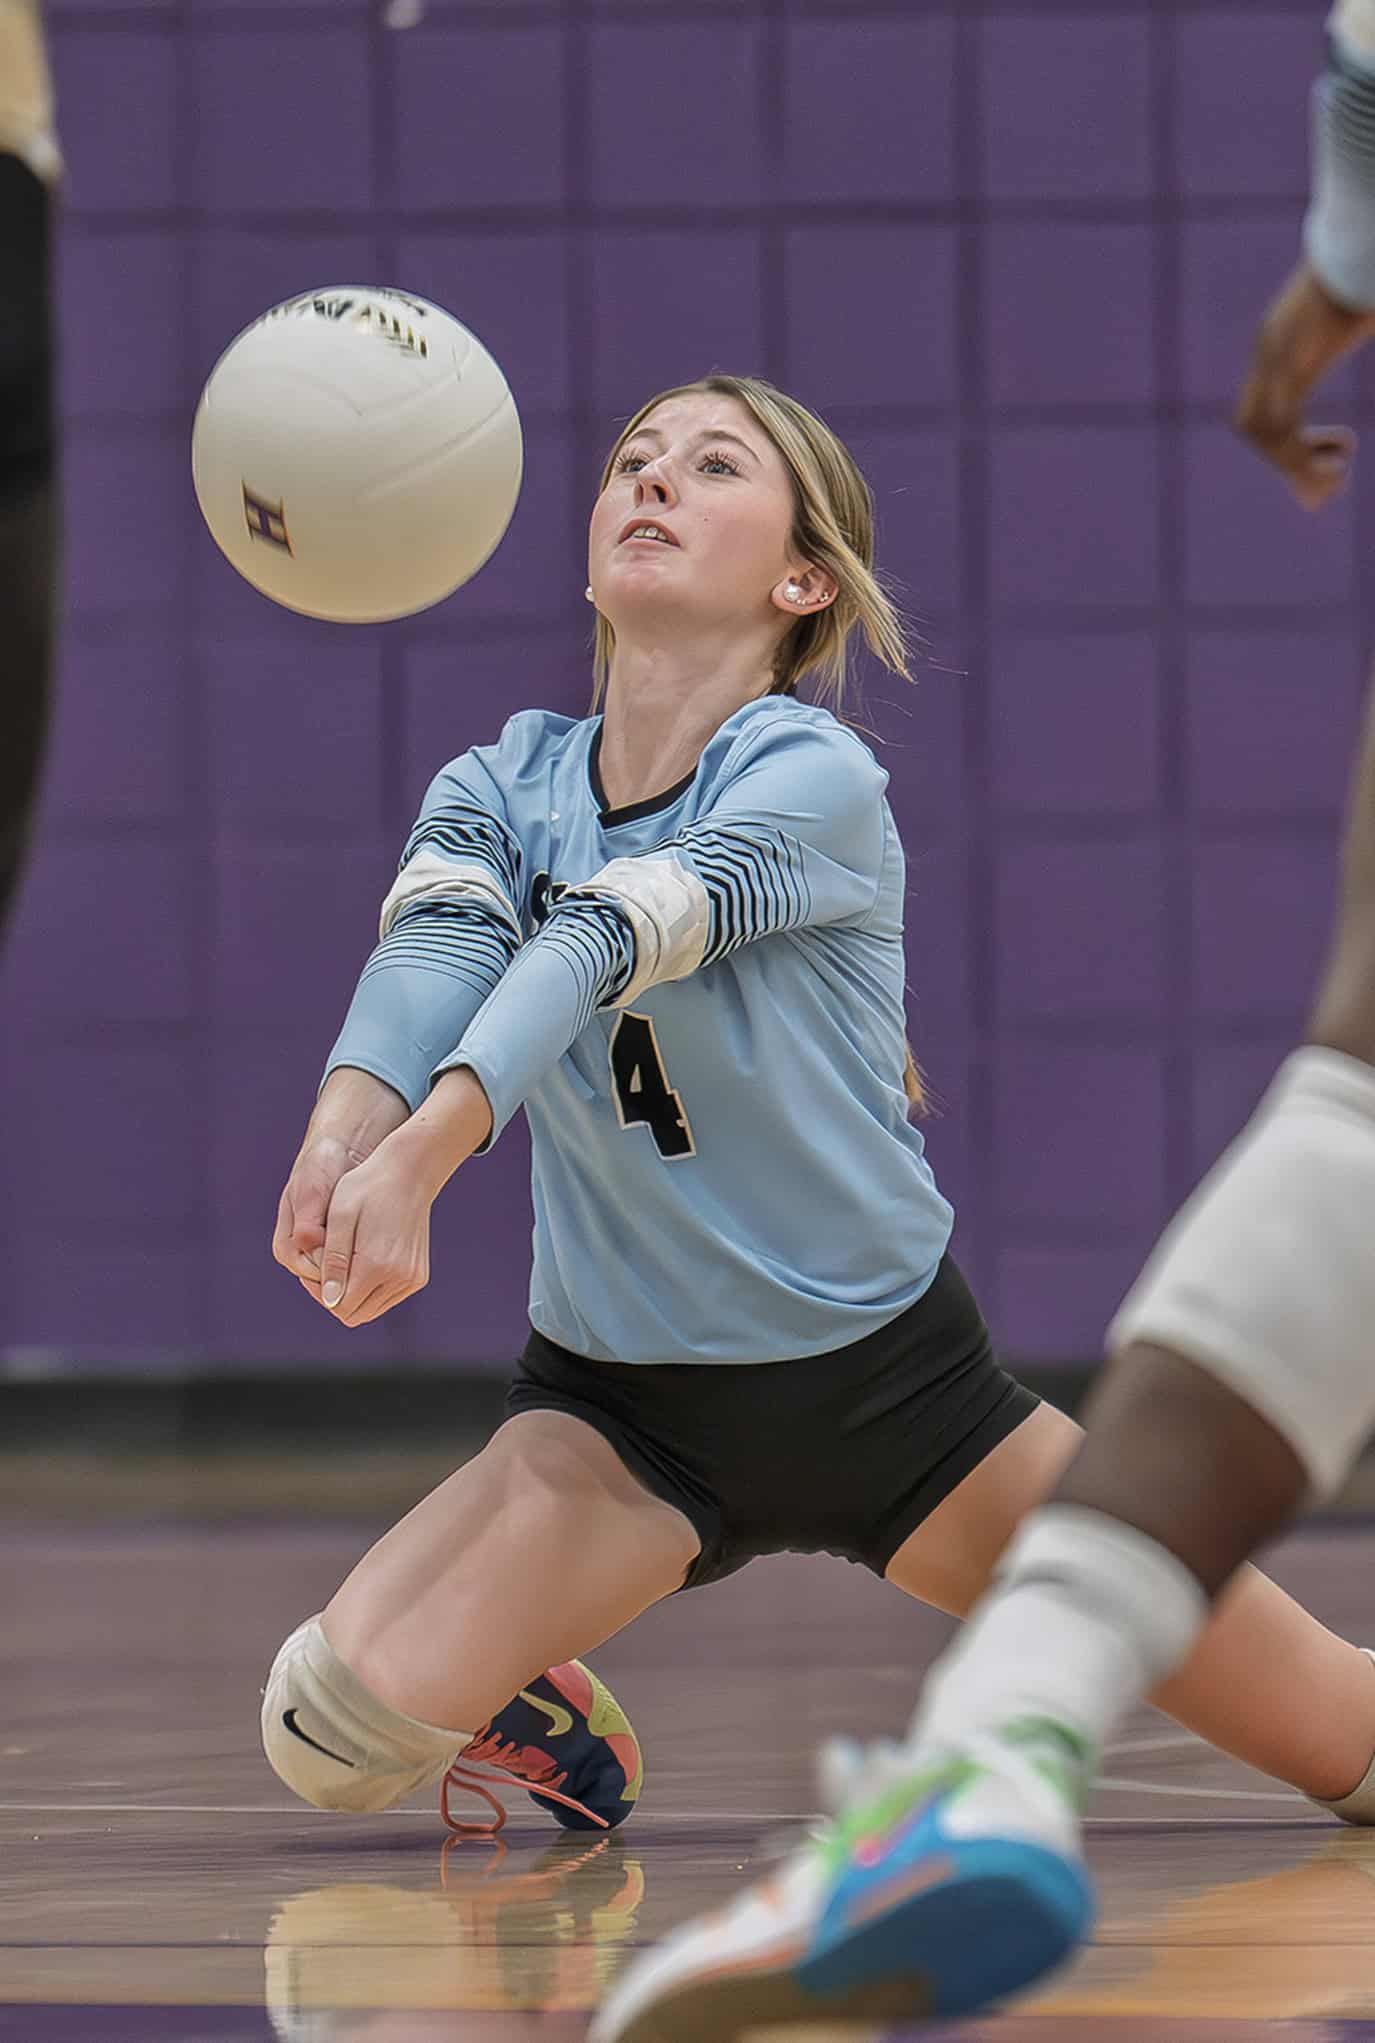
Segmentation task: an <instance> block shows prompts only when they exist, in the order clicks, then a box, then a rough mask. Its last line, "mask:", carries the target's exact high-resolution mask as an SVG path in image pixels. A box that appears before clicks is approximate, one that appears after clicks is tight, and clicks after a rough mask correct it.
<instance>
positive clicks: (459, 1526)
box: [321, 1412, 699, 1732]
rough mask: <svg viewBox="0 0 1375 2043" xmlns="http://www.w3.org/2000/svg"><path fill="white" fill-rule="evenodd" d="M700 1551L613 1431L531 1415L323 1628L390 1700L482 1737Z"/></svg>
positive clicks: (378, 1553) (383, 1555)
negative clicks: (503, 1712) (527, 1691)
mask: <svg viewBox="0 0 1375 2043" xmlns="http://www.w3.org/2000/svg"><path fill="white" fill-rule="evenodd" d="M698 1551H699V1542H698V1539H697V1535H696V1533H695V1532H694V1531H693V1529H692V1527H691V1525H690V1524H689V1523H688V1521H687V1519H686V1518H684V1517H683V1515H682V1514H681V1512H679V1511H675V1510H674V1509H673V1507H672V1506H671V1505H669V1504H665V1503H662V1502H661V1501H660V1500H659V1499H658V1498H657V1497H653V1496H651V1495H650V1493H649V1491H648V1490H646V1489H645V1488H643V1486H642V1485H641V1484H640V1483H639V1482H638V1481H637V1480H636V1479H635V1477H634V1476H632V1475H631V1474H630V1473H629V1471H628V1470H627V1469H626V1468H625V1467H624V1465H623V1464H622V1462H621V1461H620V1459H619V1458H618V1456H617V1455H616V1453H615V1451H614V1450H613V1448H612V1447H611V1446H610V1445H609V1444H608V1443H607V1442H606V1441H605V1440H603V1438H602V1437H601V1435H600V1434H599V1433H597V1432H594V1431H593V1429H592V1428H591V1427H590V1426H586V1425H584V1424H583V1422H582V1421H581V1420H580V1419H574V1418H571V1417H569V1416H568V1415H567V1414H565V1413H562V1412H525V1413H521V1414H520V1415H518V1416H517V1417H516V1418H513V1419H508V1420H507V1422H506V1424H505V1425H504V1426H502V1427H501V1428H500V1430H499V1431H498V1432H497V1433H495V1434H494V1435H493V1437H492V1439H491V1440H490V1441H489V1443H488V1444H487V1446H486V1447H485V1448H484V1449H483V1451H482V1453H481V1454H479V1455H478V1456H477V1457H476V1458H475V1459H474V1460H473V1461H470V1462H468V1463H467V1464H466V1466H464V1467H463V1468H461V1469H458V1470H457V1471H456V1472H455V1473H454V1474H453V1475H451V1476H450V1477H449V1478H448V1480H447V1481H446V1482H443V1483H441V1484H440V1485H439V1488H438V1489H437V1490H434V1491H432V1492H431V1494H430V1495H429V1496H428V1497H426V1498H425V1499H424V1500H423V1502H421V1503H419V1504H417V1505H416V1507H415V1509H414V1510H413V1511H411V1512H409V1513H408V1515H407V1516H406V1517H405V1518H403V1519H402V1520H401V1522H400V1524H398V1525H395V1526H393V1528H392V1530H391V1531H390V1532H388V1533H387V1534H386V1535H385V1536H384V1537H383V1538H382V1539H380V1540H379V1541H378V1542H377V1544H376V1546H374V1547H373V1548H372V1549H371V1550H370V1551H369V1552H368V1553H367V1554H365V1555H364V1557H363V1559H362V1560H361V1561H360V1562H359V1563H358V1565H357V1567H356V1568H355V1569H354V1570H353V1572H352V1574H351V1575H350V1576H349V1577H348V1579H347V1580H346V1581H345V1582H344V1584H343V1586H342V1587H341V1588H340V1589H339V1591H338V1592H337V1594H336V1595H335V1596H334V1597H333V1598H332V1599H331V1601H330V1603H329V1604H328V1606H327V1607H326V1609H325V1611H324V1613H323V1615H322V1619H321V1623H322V1626H323V1629H324V1632H325V1636H326V1638H327V1639H328V1640H329V1642H330V1644H331V1645H332V1646H333V1648H334V1650H335V1652H336V1653H337V1654H338V1655H339V1657H340V1659H342V1660H343V1661H344V1663H345V1664H346V1666H348V1667H349V1668H351V1669H352V1671H353V1672H354V1673H355V1674H356V1675H357V1676H358V1678H359V1680H360V1681H362V1682H363V1683H365V1684H366V1686H367V1687H368V1688H370V1689H371V1690H372V1692H373V1694H374V1695H376V1696H377V1697H378V1698H379V1699H380V1700H381V1701H382V1702H384V1703H388V1704H390V1706H391V1707H392V1708H393V1709H396V1710H400V1711H402V1712H403V1713H404V1714H405V1715H406V1716H409V1717H416V1718H419V1719H420V1721H421V1722H422V1723H427V1724H445V1725H449V1724H452V1725H455V1726H462V1727H464V1728H465V1729H466V1730H468V1731H469V1732H471V1731H472V1730H474V1729H476V1728H478V1727H480V1726H481V1725H483V1724H485V1723H486V1722H487V1720H488V1719H489V1718H490V1717H492V1716H494V1715H495V1714H496V1712H497V1711H498V1710H500V1709H502V1708H504V1707H505V1705H506V1704H507V1703H508V1702H509V1701H510V1700H511V1697H512V1696H513V1695H515V1694H516V1693H517V1692H518V1691H519V1690H520V1689H521V1688H523V1687H524V1686H525V1684H526V1683H527V1682H529V1681H531V1680H532V1679H533V1678H534V1676H535V1675H537V1674H540V1673H542V1672H543V1670H544V1669H545V1668H546V1667H552V1666H557V1665H558V1664H559V1663H560V1662H561V1661H564V1660H570V1659H573V1658H574V1657H576V1656H577V1655H579V1654H582V1653H586V1652H589V1651H590V1650H591V1649H592V1648H593V1647H594V1646H597V1645H600V1644H601V1642H602V1640H603V1639H607V1638H609V1637H610V1636H611V1634H612V1633H613V1632H616V1631H619V1630H620V1628H621V1626H622V1625H624V1624H627V1623H628V1622H629V1620H630V1619H631V1618H632V1617H636V1616H638V1615H639V1613H640V1612H641V1611H642V1610H644V1609H646V1608H647V1607H648V1606H649V1605H650V1604H651V1603H657V1602H658V1601H659V1599H660V1598H661V1597H663V1596H667V1595H669V1594H671V1592H672V1591H673V1590H674V1589H676V1588H678V1586H679V1585H680V1584H681V1582H682V1580H683V1576H684V1574H685V1573H686V1571H687V1569H688V1568H689V1566H690V1565H691V1563H692V1561H693V1560H694V1559H695V1557H696V1555H697V1553H698Z"/></svg>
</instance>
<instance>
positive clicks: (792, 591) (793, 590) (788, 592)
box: [783, 582, 802, 603]
mask: <svg viewBox="0 0 1375 2043" xmlns="http://www.w3.org/2000/svg"><path fill="white" fill-rule="evenodd" d="M783 594H784V595H785V596H786V597H787V599H788V601H789V602H790V603H796V602H797V600H798V598H799V597H800V596H801V594H802V591H801V589H799V588H798V586H797V583H796V582H789V584H788V586H787V588H786V589H785V590H784V591H783Z"/></svg>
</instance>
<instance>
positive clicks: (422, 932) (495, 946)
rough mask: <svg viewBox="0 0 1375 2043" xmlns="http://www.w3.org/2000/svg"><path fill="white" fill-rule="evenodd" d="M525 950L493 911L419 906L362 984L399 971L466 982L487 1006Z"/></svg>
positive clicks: (387, 940)
mask: <svg viewBox="0 0 1375 2043" xmlns="http://www.w3.org/2000/svg"><path fill="white" fill-rule="evenodd" d="M519 948H520V943H519V939H518V938H517V937H516V936H515V935H514V933H513V932H511V931H509V930H508V929H507V927H506V925H505V924H504V922H502V921H500V920H499V919H498V918H497V917H496V916H495V915H494V914H493V913H492V912H491V911H490V910H484V909H482V908H477V907H474V906H471V905H469V904H468V903H466V902H462V901H427V900H419V901H417V902H415V903H414V905H413V906H411V907H409V908H404V909H403V910H402V911H401V913H400V914H399V915H398V917H397V918H396V920H395V922H394V923H393V924H392V927H391V930H390V932H389V934H388V935H387V936H385V937H384V938H383V940H382V941H381V943H379V944H378V945H377V947H376V949H375V950H374V951H373V953H372V955H371V957H370V958H369V959H368V961H367V963H366V965H364V967H363V971H362V975H361V978H360V980H359V984H360V985H361V984H362V981H363V980H364V979H367V978H369V977H370V976H372V975H373V974H374V973H376V972H380V971H385V970H386V969H387V968H388V967H390V966H393V965H411V966H414V967H416V968H417V969H419V970H421V971H429V972H444V973H448V974H449V975H450V976H452V977H456V978H460V979H465V980H466V981H467V982H468V984H469V985H471V986H473V987H474V988H475V989H476V990H477V991H478V993H480V995H481V996H482V998H483V999H484V1000H485V999H486V997H487V995H488V994H489V993H490V992H491V990H492V988H493V987H494V986H495V985H496V983H497V981H498V980H499V979H500V977H501V975H502V973H503V972H504V971H505V970H506V967H507V966H508V965H509V964H510V962H511V959H512V958H513V957H514V956H515V955H516V952H517V951H518V950H519Z"/></svg>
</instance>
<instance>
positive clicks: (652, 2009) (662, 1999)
mask: <svg viewBox="0 0 1375 2043" xmlns="http://www.w3.org/2000/svg"><path fill="white" fill-rule="evenodd" d="M1086 1777H1087V1753H1086V1751H1085V1750H1084V1748H1083V1747H1082V1745H1081V1742H1080V1741H1079V1740H1077V1739H1075V1738H1074V1737H1073V1734H1072V1733H1070V1732H1068V1731H1065V1730H1063V1729H1062V1727H1061V1726H1059V1725H1052V1724H1047V1723H1045V1722H1042V1721H1040V1720H1038V1721H1036V1722H1035V1723H1032V1722H1026V1723H1022V1724H1015V1725H1009V1726H1007V1727H1006V1728H1005V1729H1004V1730H1003V1731H1001V1732H1000V1733H998V1734H997V1736H996V1737H991V1738H980V1739H979V1740H977V1741H975V1740H970V1741H969V1742H968V1743H966V1744H965V1745H964V1746H962V1748H961V1749H960V1750H959V1751H949V1750H945V1751H931V1750H929V1749H926V1750H923V1749H922V1748H921V1747H920V1746H917V1747H915V1748H914V1747H895V1746H887V1747H883V1748H878V1749H876V1750H875V1751H874V1752H873V1753H872V1754H871V1755H869V1757H868V1759H867V1760H866V1762H865V1765H864V1767H863V1768H862V1770H860V1772H859V1775H858V1777H857V1778H856V1779H855V1780H854V1786H853V1790H852V1799H850V1800H849V1801H848V1803H847V1806H846V1807H845V1808H844V1809H843V1810H842V1812H841V1814H840V1816H839V1817H838V1819H837V1821H836V1822H835V1824H834V1825H833V1826H832V1827H831V1828H830V1829H829V1830H828V1831H826V1832H823V1833H822V1835H821V1836H820V1837H819V1838H818V1839H817V1840H816V1841H814V1842H812V1843H809V1844H807V1845H805V1846H803V1847H802V1848H800V1849H799V1850H797V1851H795V1852H793V1853H792V1854H791V1856H790V1858H789V1859H788V1860H787V1862H786V1863H785V1864H784V1866H783V1867H782V1868H781V1869H780V1870H779V1871H778V1872H776V1873H774V1874H773V1875H772V1876H771V1877H768V1878H765V1879H764V1880H762V1881H760V1882H759V1883H757V1884H756V1885H755V1886H753V1887H750V1888H747V1889H746V1891H745V1892H744V1893H743V1894H742V1895H740V1896H739V1897H738V1899H737V1900H736V1901H734V1902H733V1903H732V1904H730V1905H729V1906H728V1907H727V1908H726V1909H724V1910H722V1911H721V1912H720V1913H718V1914H716V1915H713V1916H708V1917H704V1918H703V1919H702V1920H700V1921H699V1922H696V1923H690V1924H688V1926H687V1927H686V1928H685V1929H683V1930H680V1931H678V1932H677V1933H676V1934H675V1935H674V1936H672V1937H670V1938H669V1939H668V1941H667V1942H666V1943H664V1944H662V1945H660V1946H659V1948H658V1949H657V1950H654V1951H651V1952H650V1953H649V1954H648V1955H647V1956H646V1957H644V1958H642V1959H640V1960H639V1961H638V1962H636V1963H634V1964H632V1965H631V1966H630V1967H629V1969H628V1971H627V1972H626V1973H625V1974H624V1976H623V1977H622V1979H621V1980H620V1981H619V1982H618V1984H617V1985H616V1987H615V1988H614V1989H613V1990H612V1992H611V1994H610V1995H609V1997H608V1998H607V2000H606V2002H605V2004H604V2006H603V2007H602V2010H601V2012H600V2014H599V2015H598V2016H597V2019H596V2020H595V2021H594V2023H593V2025H592V2028H591V2030H590V2032H589V2043H700V2039H701V2038H703V2037H706V2036H710V2037H711V2038H712V2039H713V2043H732V2039H736V2038H739V2037H742V2036H744V2035H745V2034H746V2032H747V2031H749V2030H751V2029H755V2028H760V2029H763V2028H790V2027H799V2026H808V2025H812V2024H817V2023H823V2024H824V2023H827V2022H879V2023H883V2022H893V2021H903V2020H911V2019H913V2018H921V2017H925V2016H931V2015H956V2014H964V2013H967V2012H970V2011H972V2010H973V2009H975V2008H979V2007H983V2006H985V2005H986V2004H987V2003H988V2002H990V2001H995V2000H1000V1999H1001V1998H1003V1996H1005V1995H1006V1994H1009V1993H1013V1992H1015V1991H1017V1989H1018V1988H1020V1987H1022V1986H1026V1985H1029V1984H1030V1983H1031V1982H1032V1981H1033V1980H1035V1979H1038V1978H1040V1977H1041V1976H1042V1974H1044V1973H1046V1972H1048V1971H1050V1970H1051V1969H1052V1968H1053V1967H1054V1966H1055V1965H1057V1964H1059V1963H1060V1962H1061V1961H1062V1960H1063V1959H1064V1958H1065V1957H1067V1956H1068V1955H1069V1953H1070V1952H1071V1951H1072V1950H1073V1949H1074V1948H1075V1946H1076V1944H1078V1943H1079V1942H1080V1940H1081V1939H1082V1938H1083V1937H1084V1935H1085V1934H1086V1933H1087V1930H1088V1927H1089V1924H1090V1922H1091V1920H1092V1915H1093V1904H1092V1897H1091V1893H1090V1889H1089V1885H1088V1880H1087V1877H1086V1875H1085V1873H1084V1870H1083V1864H1082V1859H1081V1854H1080V1848H1079V1840H1078V1821H1077V1805H1078V1799H1079V1795H1080V1792H1081V1789H1082V1783H1083V1781H1084V1780H1085V1779H1086Z"/></svg>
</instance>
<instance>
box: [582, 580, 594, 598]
mask: <svg viewBox="0 0 1375 2043" xmlns="http://www.w3.org/2000/svg"><path fill="white" fill-rule="evenodd" d="M583 596H584V597H585V598H586V600H587V601H588V602H589V603H595V602H596V600H597V599H596V597H595V596H594V595H593V594H592V584H591V583H590V582H589V583H588V585H587V587H586V588H585V589H584V590H583Z"/></svg>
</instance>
